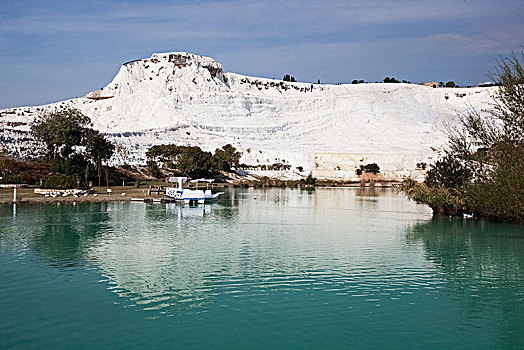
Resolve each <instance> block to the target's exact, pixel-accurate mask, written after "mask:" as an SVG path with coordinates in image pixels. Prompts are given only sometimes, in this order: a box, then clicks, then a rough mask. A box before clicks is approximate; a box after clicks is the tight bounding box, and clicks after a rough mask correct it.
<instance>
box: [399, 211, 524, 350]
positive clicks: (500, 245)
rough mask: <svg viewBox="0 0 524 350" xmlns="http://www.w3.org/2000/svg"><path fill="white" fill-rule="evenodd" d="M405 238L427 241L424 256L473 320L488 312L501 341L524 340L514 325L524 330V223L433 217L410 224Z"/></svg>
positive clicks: (506, 344) (516, 343) (519, 342)
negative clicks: (422, 221) (522, 224)
mask: <svg viewBox="0 0 524 350" xmlns="http://www.w3.org/2000/svg"><path fill="white" fill-rule="evenodd" d="M406 239H407V241H408V243H410V244H413V243H414V242H422V243H423V247H424V251H425V258H426V259H427V260H428V261H429V262H431V263H432V264H433V265H434V266H435V267H436V268H437V269H438V271H439V273H441V276H442V278H443V279H444V280H445V281H446V284H447V286H446V289H445V290H446V291H447V294H448V296H449V297H450V298H452V299H453V300H454V301H455V302H458V303H459V304H460V305H462V312H463V313H465V314H466V315H468V317H469V319H470V320H475V319H476V318H480V317H483V316H485V315H486V314H489V315H490V317H492V318H494V319H496V320H497V321H496V322H495V324H496V326H497V327H499V328H500V331H499V332H497V333H499V334H501V339H498V343H499V346H502V347H518V346H521V345H522V333H519V332H517V333H515V332H514V331H513V330H514V329H520V330H524V318H523V317H522V315H523V314H524V303H523V301H524V228H523V227H522V226H517V225H509V224H500V223H494V222H489V221H483V220H462V219H453V218H435V219H433V220H431V221H429V222H424V223H416V224H413V225H411V226H410V227H409V228H408V229H407V230H406ZM494 305H496V307H494ZM502 344H504V345H502Z"/></svg>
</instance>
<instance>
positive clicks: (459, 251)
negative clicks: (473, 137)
mask: <svg viewBox="0 0 524 350" xmlns="http://www.w3.org/2000/svg"><path fill="white" fill-rule="evenodd" d="M523 335H524V227H523V226H517V225H507V224H500V223H493V222H488V221H482V220H463V219H451V218H445V219H433V218H432V215H431V211H430V210H429V209H428V208H426V207H424V206H420V205H416V204H414V203H412V202H409V201H407V200H406V199H405V198H404V197H402V196H400V195H398V194H396V192H395V191H394V190H388V189H375V190H373V189H327V188H325V189H324V188H318V189H316V190H315V191H311V192H306V191H300V190H291V189H268V190H263V189H240V190H239V189H231V190H229V191H227V193H226V194H225V195H224V197H223V199H221V201H220V202H218V203H217V204H212V205H200V206H196V207H189V206H183V205H178V204H156V203H155V204H153V203H151V204H146V203H130V202H125V203H84V204H80V203H78V204H76V205H75V204H61V205H57V204H47V205H29V204H28V205H18V206H17V207H16V208H15V207H13V206H10V205H4V206H0V348H2V349H11V348H16V349H24V348H34V349H43V348H48V349H80V348H85V349H95V348H112V349H133V348H136V349H144V348H184V349H188V348H195V349H204V348H205V349H207V348H223V349H231V348H237V349H248V348H249V349H268V348H309V349H318V348H330V349H337V348H339V349H347V348H358V349H366V348H367V349H375V348H406V347H409V348H425V349H442V348H446V349H452V348H455V349H464V348H470V349H480V348H484V349H493V348H500V349H512V348H524V336H523Z"/></svg>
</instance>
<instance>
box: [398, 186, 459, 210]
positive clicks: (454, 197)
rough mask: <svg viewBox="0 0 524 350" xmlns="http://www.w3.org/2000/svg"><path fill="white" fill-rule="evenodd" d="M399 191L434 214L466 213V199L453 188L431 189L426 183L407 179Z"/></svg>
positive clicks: (439, 187) (440, 187)
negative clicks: (426, 206)
mask: <svg viewBox="0 0 524 350" xmlns="http://www.w3.org/2000/svg"><path fill="white" fill-rule="evenodd" d="M401 191H403V192H404V194H405V195H406V196H407V197H408V198H409V199H411V200H414V201H415V202H417V203H420V204H427V205H429V207H430V208H431V209H432V210H433V212H434V213H436V214H440V215H459V214H462V213H464V212H467V209H466V208H467V205H466V198H465V197H464V196H463V195H461V194H460V193H459V192H458V191H457V190H456V189H454V188H447V187H444V186H437V187H431V186H428V185H427V184H426V183H417V182H415V181H414V180H412V179H407V180H405V181H404V182H403V183H402V186H401Z"/></svg>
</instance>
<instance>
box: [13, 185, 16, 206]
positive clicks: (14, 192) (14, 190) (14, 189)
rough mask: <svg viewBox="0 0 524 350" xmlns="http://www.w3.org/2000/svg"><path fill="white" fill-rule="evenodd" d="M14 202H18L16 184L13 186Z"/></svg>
mask: <svg viewBox="0 0 524 350" xmlns="http://www.w3.org/2000/svg"><path fill="white" fill-rule="evenodd" d="M13 202H15V203H16V185H15V187H13Z"/></svg>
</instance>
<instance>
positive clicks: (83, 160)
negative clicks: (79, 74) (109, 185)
mask: <svg viewBox="0 0 524 350" xmlns="http://www.w3.org/2000/svg"><path fill="white" fill-rule="evenodd" d="M90 125H91V120H90V119H89V117H87V116H85V115H84V114H82V112H81V111H79V110H78V109H63V110H60V111H57V112H53V113H49V114H46V115H44V116H42V117H39V118H37V119H35V121H34V122H33V123H32V124H31V134H32V136H33V137H34V138H35V140H37V141H38V142H40V143H41V144H43V145H44V147H45V150H46V151H45V156H44V159H45V161H46V162H47V163H48V165H49V169H50V170H51V172H53V173H56V174H61V175H71V176H72V175H77V176H80V175H85V176H86V181H87V177H88V175H89V174H90V172H89V164H90V163H89V162H90V161H92V162H93V164H94V165H95V166H96V168H97V170H98V179H99V182H100V177H101V172H102V163H103V162H104V161H107V160H109V158H111V156H112V155H113V152H114V145H113V144H112V143H111V142H109V141H108V140H107V139H106V138H105V137H104V136H102V135H101V134H100V133H99V132H98V131H96V130H93V129H91V128H90V127H89V126H90ZM82 147H84V148H85V152H81V149H82Z"/></svg>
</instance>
